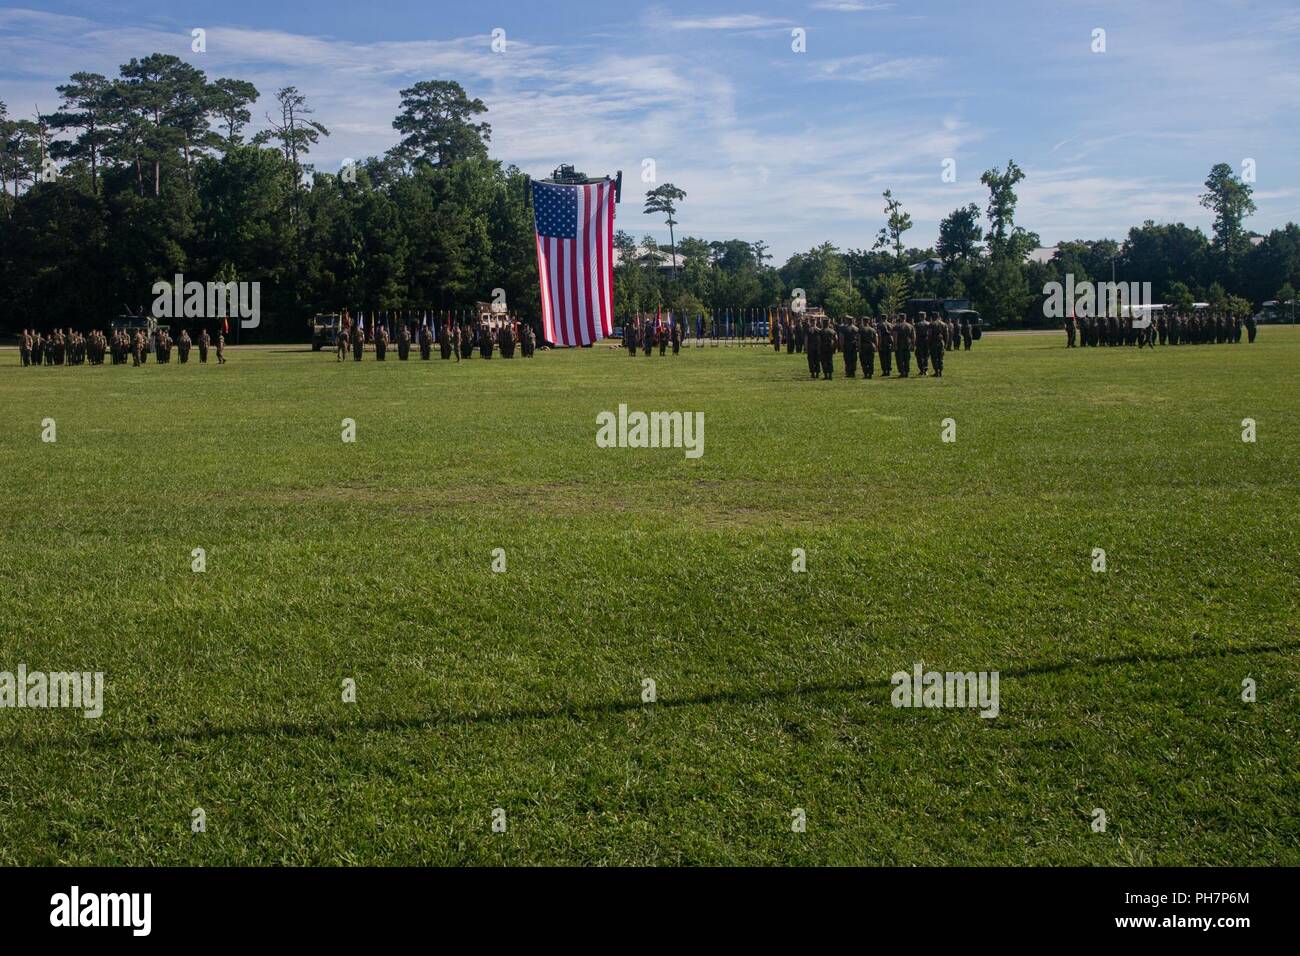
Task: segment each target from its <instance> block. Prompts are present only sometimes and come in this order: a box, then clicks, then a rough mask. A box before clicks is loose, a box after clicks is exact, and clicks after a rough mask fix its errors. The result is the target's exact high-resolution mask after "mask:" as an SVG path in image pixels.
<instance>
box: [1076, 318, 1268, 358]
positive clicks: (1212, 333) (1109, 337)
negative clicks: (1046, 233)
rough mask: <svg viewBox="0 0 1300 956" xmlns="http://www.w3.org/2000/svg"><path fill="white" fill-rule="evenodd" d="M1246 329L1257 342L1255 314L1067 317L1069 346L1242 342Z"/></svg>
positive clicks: (1251, 340)
mask: <svg viewBox="0 0 1300 956" xmlns="http://www.w3.org/2000/svg"><path fill="white" fill-rule="evenodd" d="M1243 330H1244V331H1245V333H1246V341H1247V342H1254V341H1255V335H1256V334H1257V333H1258V331H1259V329H1258V327H1257V325H1256V322H1255V317H1254V316H1247V317H1246V318H1245V319H1242V318H1241V317H1240V316H1236V315H1228V314H1227V313H1222V312H1206V313H1201V312H1192V313H1188V312H1174V313H1171V314H1169V315H1166V314H1165V313H1163V312H1161V313H1159V314H1157V315H1156V316H1155V317H1154V318H1152V319H1149V320H1147V321H1145V322H1139V321H1135V320H1134V319H1133V317H1132V316H1125V317H1123V318H1120V317H1118V316H1114V315H1110V316H1106V315H1101V316H1088V317H1085V318H1078V317H1075V316H1070V317H1069V318H1067V319H1066V320H1065V347H1066V348H1070V349H1072V348H1075V347H1076V346H1079V347H1083V348H1088V347H1097V346H1103V345H1109V346H1116V345H1136V346H1137V347H1138V348H1155V346H1156V345H1222V344H1223V343H1225V342H1232V343H1237V342H1240V341H1241V333H1242V331H1243Z"/></svg>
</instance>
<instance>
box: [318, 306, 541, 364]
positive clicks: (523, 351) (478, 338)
mask: <svg viewBox="0 0 1300 956" xmlns="http://www.w3.org/2000/svg"><path fill="white" fill-rule="evenodd" d="M435 342H436V344H437V346H438V354H439V357H440V358H443V359H452V358H455V359H456V361H457V362H459V361H461V360H462V359H469V358H472V357H473V356H474V349H475V348H478V351H479V355H480V357H482V358H485V359H490V358H492V355H493V353H494V352H497V351H499V352H500V353H501V357H502V358H507V359H512V358H514V357H515V352H516V351H518V353H519V354H520V356H522V357H523V358H532V357H533V356H534V355H535V354H536V352H537V333H536V332H535V331H534V330H533V327H532V326H531V325H529V324H528V323H527V322H520V321H519V320H518V319H511V318H481V319H479V320H478V321H477V322H474V321H472V320H466V321H464V322H456V321H449V322H444V323H441V324H439V326H438V329H437V332H436V334H435V333H434V332H432V331H431V330H430V329H429V326H428V325H427V324H426V325H421V326H420V328H419V330H418V331H417V332H416V333H415V334H414V335H412V333H411V328H410V326H409V325H406V324H405V323H403V324H401V325H400V326H399V327H398V330H397V334H396V335H395V336H391V337H390V335H389V333H388V328H387V327H386V326H385V325H383V324H372V325H371V327H370V329H368V330H367V329H364V328H362V326H361V323H360V322H353V321H352V319H351V318H350V317H349V316H348V314H347V313H344V314H343V319H342V322H341V325H340V329H339V333H338V337H337V339H336V341H335V349H336V352H337V354H338V360H339V361H340V362H342V361H344V360H345V359H346V358H347V356H348V354H349V353H351V355H352V359H353V361H355V362H360V361H361V357H362V355H364V354H365V351H366V346H367V345H369V346H371V347H372V348H373V349H374V352H375V360H376V361H379V362H382V361H384V360H385V359H386V358H387V357H388V350H389V349H390V348H392V347H394V346H395V347H396V349H397V358H398V360H399V361H402V362H405V361H407V360H409V359H410V357H411V348H412V346H414V347H415V348H417V349H418V350H419V353H420V359H421V360H422V361H425V362H427V361H428V360H429V358H430V357H431V356H432V354H433V346H434V344H435Z"/></svg>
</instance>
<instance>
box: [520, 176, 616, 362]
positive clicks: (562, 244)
mask: <svg viewBox="0 0 1300 956" xmlns="http://www.w3.org/2000/svg"><path fill="white" fill-rule="evenodd" d="M533 217H534V221H535V222H536V225H537V277H538V282H539V284H540V286H541V293H542V332H543V337H544V338H545V339H546V340H547V341H548V342H553V343H555V344H556V345H590V344H591V343H592V342H595V341H596V340H597V339H600V338H605V337H607V336H608V335H609V334H610V332H611V331H612V329H613V325H614V262H613V259H614V184H613V183H612V182H611V181H609V180H605V181H604V182H600V183H592V184H591V185H587V186H560V185H556V184H555V183H543V182H536V181H535V182H534V183H533Z"/></svg>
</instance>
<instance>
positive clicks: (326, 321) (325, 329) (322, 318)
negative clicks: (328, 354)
mask: <svg viewBox="0 0 1300 956" xmlns="http://www.w3.org/2000/svg"><path fill="white" fill-rule="evenodd" d="M307 324H308V325H310V326H311V350H312V351H313V352H319V351H320V350H321V349H322V348H331V349H332V348H334V347H335V346H337V345H338V341H339V332H340V331H341V330H342V329H343V316H341V315H339V314H338V313H337V312H331V313H329V314H328V315H313V316H312V317H311V319H310V320H309V321H308V323H307Z"/></svg>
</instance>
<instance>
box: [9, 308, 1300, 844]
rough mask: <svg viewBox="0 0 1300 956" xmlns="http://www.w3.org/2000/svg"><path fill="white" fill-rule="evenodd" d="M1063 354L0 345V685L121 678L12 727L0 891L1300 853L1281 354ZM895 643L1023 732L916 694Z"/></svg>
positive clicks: (1272, 341)
mask: <svg viewBox="0 0 1300 956" xmlns="http://www.w3.org/2000/svg"><path fill="white" fill-rule="evenodd" d="M1063 339H1064V336H1063V335H1061V336H1058V335H1052V336H1041V335H1003V336H988V337H986V338H985V339H984V340H983V341H982V342H978V343H976V345H975V349H974V350H973V351H971V352H969V353H963V354H960V355H955V356H953V355H950V357H949V361H948V366H947V370H946V373H945V377H944V378H943V379H942V380H938V381H936V380H934V379H921V380H917V379H913V380H909V381H898V380H895V379H889V380H881V379H879V378H877V379H876V380H875V381H873V382H871V383H864V382H863V381H861V380H856V381H847V380H841V379H840V377H839V376H838V374H837V378H836V380H835V381H833V382H830V383H824V382H812V381H808V380H807V374H806V368H805V366H804V362H803V357H802V356H787V355H785V354H781V355H774V354H773V353H772V351H771V350H770V349H766V348H758V349H753V350H738V349H707V348H706V349H703V350H690V351H687V352H684V353H683V354H682V355H681V356H680V357H679V358H677V359H673V358H671V357H669V358H664V359H660V358H658V357H657V356H655V357H654V358H652V359H649V360H647V359H645V358H643V357H638V358H636V359H635V360H631V359H628V358H626V357H625V356H624V355H623V354H622V353H621V352H620V351H617V350H609V349H605V348H598V349H593V350H590V351H582V352H562V353H542V354H540V355H539V356H538V357H537V358H536V359H534V360H533V361H531V362H524V361H523V360H520V359H516V360H514V361H512V362H506V361H502V360H500V359H499V358H496V359H493V360H492V361H491V362H483V361H481V360H478V359H475V360H473V361H471V362H469V363H463V364H459V365H456V364H451V363H444V362H440V361H437V360H436V358H435V360H434V361H432V362H429V363H422V362H418V361H413V362H409V363H404V364H402V363H398V362H396V361H389V362H387V363H385V364H382V365H381V364H378V363H376V362H374V361H372V360H370V356H367V361H366V362H364V363H363V364H361V365H355V364H353V363H351V362H348V363H345V364H342V365H339V364H336V363H335V361H334V359H333V357H332V356H331V355H328V354H325V353H321V354H312V353H310V352H306V351H300V350H294V349H292V348H288V347H285V348H281V349H276V348H271V349H264V350H233V351H232V353H231V359H230V363H229V364H228V365H226V366H225V367H221V368H218V367H215V366H212V365H208V366H199V365H197V364H194V363H191V364H190V365H188V366H180V365H177V364H172V365H170V366H167V367H160V366H156V365H154V364H152V363H150V364H149V365H148V366H147V367H146V368H143V369H132V368H129V367H127V368H113V367H105V368H69V369H59V368H56V369H40V370H24V369H21V368H19V367H18V355H17V352H16V351H12V350H10V351H5V352H0V399H2V400H3V408H4V420H3V425H2V426H0V492H3V507H2V509H0V529H2V530H3V534H2V535H0V622H2V623H0V670H8V671H15V670H16V668H17V666H18V665H19V664H26V666H27V667H28V668H29V669H31V670H44V671H61V670H74V669H75V670H80V671H103V672H104V674H105V680H106V694H105V698H106V699H105V704H104V714H103V717H102V718H100V719H98V720H93V719H85V718H83V717H82V716H81V714H80V713H77V712H70V711H67V710H30V709H27V710H19V709H12V708H11V709H0V761H3V766H2V767H0V864H65V863H66V864H274V863H286V864H335V863H338V864H360V863H410V864H486V863H529V864H532V863H558V864H594V863H607V864H636V863H656V864H658V863H705V864H732V863H769V864H774V863H790V864H815V863H833V864H876V863H880V864H904V865H909V864H921V865H924V864H1022V863H1030V864H1103V865H1109V864H1119V865H1124V864H1171V865H1183V864H1275V863H1287V864H1291V865H1297V864H1300V632H1298V626H1297V621H1298V620H1300V598H1298V593H1300V508H1298V504H1297V493H1298V492H1300V481H1298V478H1297V476H1298V474H1300V471H1298V468H1297V466H1300V434H1298V431H1297V425H1300V414H1298V413H1300V330H1296V329H1293V328H1285V329H1283V328H1276V327H1264V328H1263V330H1262V332H1261V335H1260V339H1259V341H1258V342H1257V343H1255V344H1254V345H1246V344H1244V343H1243V344H1240V345H1235V346H1234V345H1223V346H1183V347H1179V348H1170V349H1163V350H1157V351H1156V352H1155V353H1154V354H1153V353H1151V352H1148V351H1146V350H1143V351H1140V352H1139V351H1136V350H1133V349H1119V350H1099V349H1090V350H1083V351H1074V352H1067V351H1066V350H1065V349H1064V348H1063V344H1064V342H1063ZM837 373H838V369H837ZM619 403H626V404H627V405H629V407H630V408H632V409H634V410H637V409H639V410H644V411H651V410H678V411H703V412H704V413H705V420H706V431H705V451H704V454H703V456H702V457H700V458H699V459H695V460H689V459H687V458H686V457H685V456H684V454H683V453H682V451H681V450H671V449H668V450H635V449H601V448H597V447H596V444H595V432H596V424H595V416H596V415H597V413H598V412H601V411H605V410H614V409H617V407H618V405H619ZM1247 417H1249V418H1253V419H1255V421H1256V422H1257V428H1258V440H1257V442H1255V443H1254V444H1249V443H1245V442H1243V441H1242V425H1241V422H1242V419H1243V418H1247ZM45 418H53V419H55V421H56V423H57V442H55V443H52V444H51V443H43V442H42V441H41V422H42V420H43V419H45ZM344 418H352V419H355V421H356V423H357V441H356V442H355V443H354V444H347V443H344V442H343V441H341V438H340V435H341V420H342V419H344ZM945 418H953V419H955V421H956V423H957V441H956V442H955V443H951V444H948V443H943V442H941V441H940V423H941V421H942V420H943V419H945ZM197 547H202V548H204V549H206V554H207V570H206V572H204V573H194V572H193V571H192V570H191V551H192V549H194V548H197ZM494 548H504V549H505V552H506V561H507V568H506V571H505V572H504V573H493V572H492V570H491V562H492V551H493V549H494ZM794 548H803V549H805V551H806V555H807V572H806V573H802V574H799V573H792V572H791V552H792V549H794ZM1094 548H1104V549H1105V551H1106V555H1107V570H1106V572H1105V573H1094V572H1093V570H1092V550H1093V549H1094ZM916 662H924V665H925V667H926V668H927V669H929V668H934V669H939V670H975V671H983V670H990V671H992V670H996V671H998V672H999V673H1000V678H1001V680H1000V698H1001V699H1000V711H1001V712H1000V715H999V716H998V717H997V718H996V719H991V720H986V719H982V718H981V717H979V716H978V714H977V713H975V712H974V711H971V710H952V709H948V710H933V709H931V710H920V709H896V708H894V707H893V706H891V703H890V692H891V690H892V688H891V686H890V682H889V678H890V675H891V674H892V673H894V672H895V671H898V670H911V669H912V666H913V664H914V663H916ZM1248 677H1249V678H1252V679H1253V680H1254V681H1255V682H1256V684H1257V688H1258V691H1257V693H1258V699H1257V701H1256V702H1254V703H1246V702H1243V700H1242V681H1243V680H1244V679H1245V678H1248ZM349 678H350V679H352V680H355V682H356V688H357V700H356V702H355V703H351V704H349V703H344V702H343V700H342V690H341V687H342V683H343V681H344V680H345V679H349ZM644 678H652V679H653V680H654V681H655V682H656V685H657V695H658V701H657V702H656V703H653V704H645V703H643V702H642V700H641V694H642V680H643V679H644ZM498 807H499V808H502V809H504V811H505V814H506V816H505V819H506V822H507V829H506V832H504V833H494V832H493V830H492V812H493V810H494V808H498ZM195 808H202V809H203V810H204V812H205V814H206V824H207V830H206V832H204V833H193V832H191V819H192V811H193V810H194V809H195ZM794 808H803V809H804V810H805V811H806V816H807V830H806V832H802V833H798V832H793V831H792V826H791V821H792V816H791V813H792V810H794ZM1094 808H1100V809H1103V810H1104V811H1105V814H1106V818H1107V827H1106V830H1105V832H1101V833H1098V832H1094V831H1093V829H1092V826H1091V824H1092V822H1093V810H1094Z"/></svg>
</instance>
